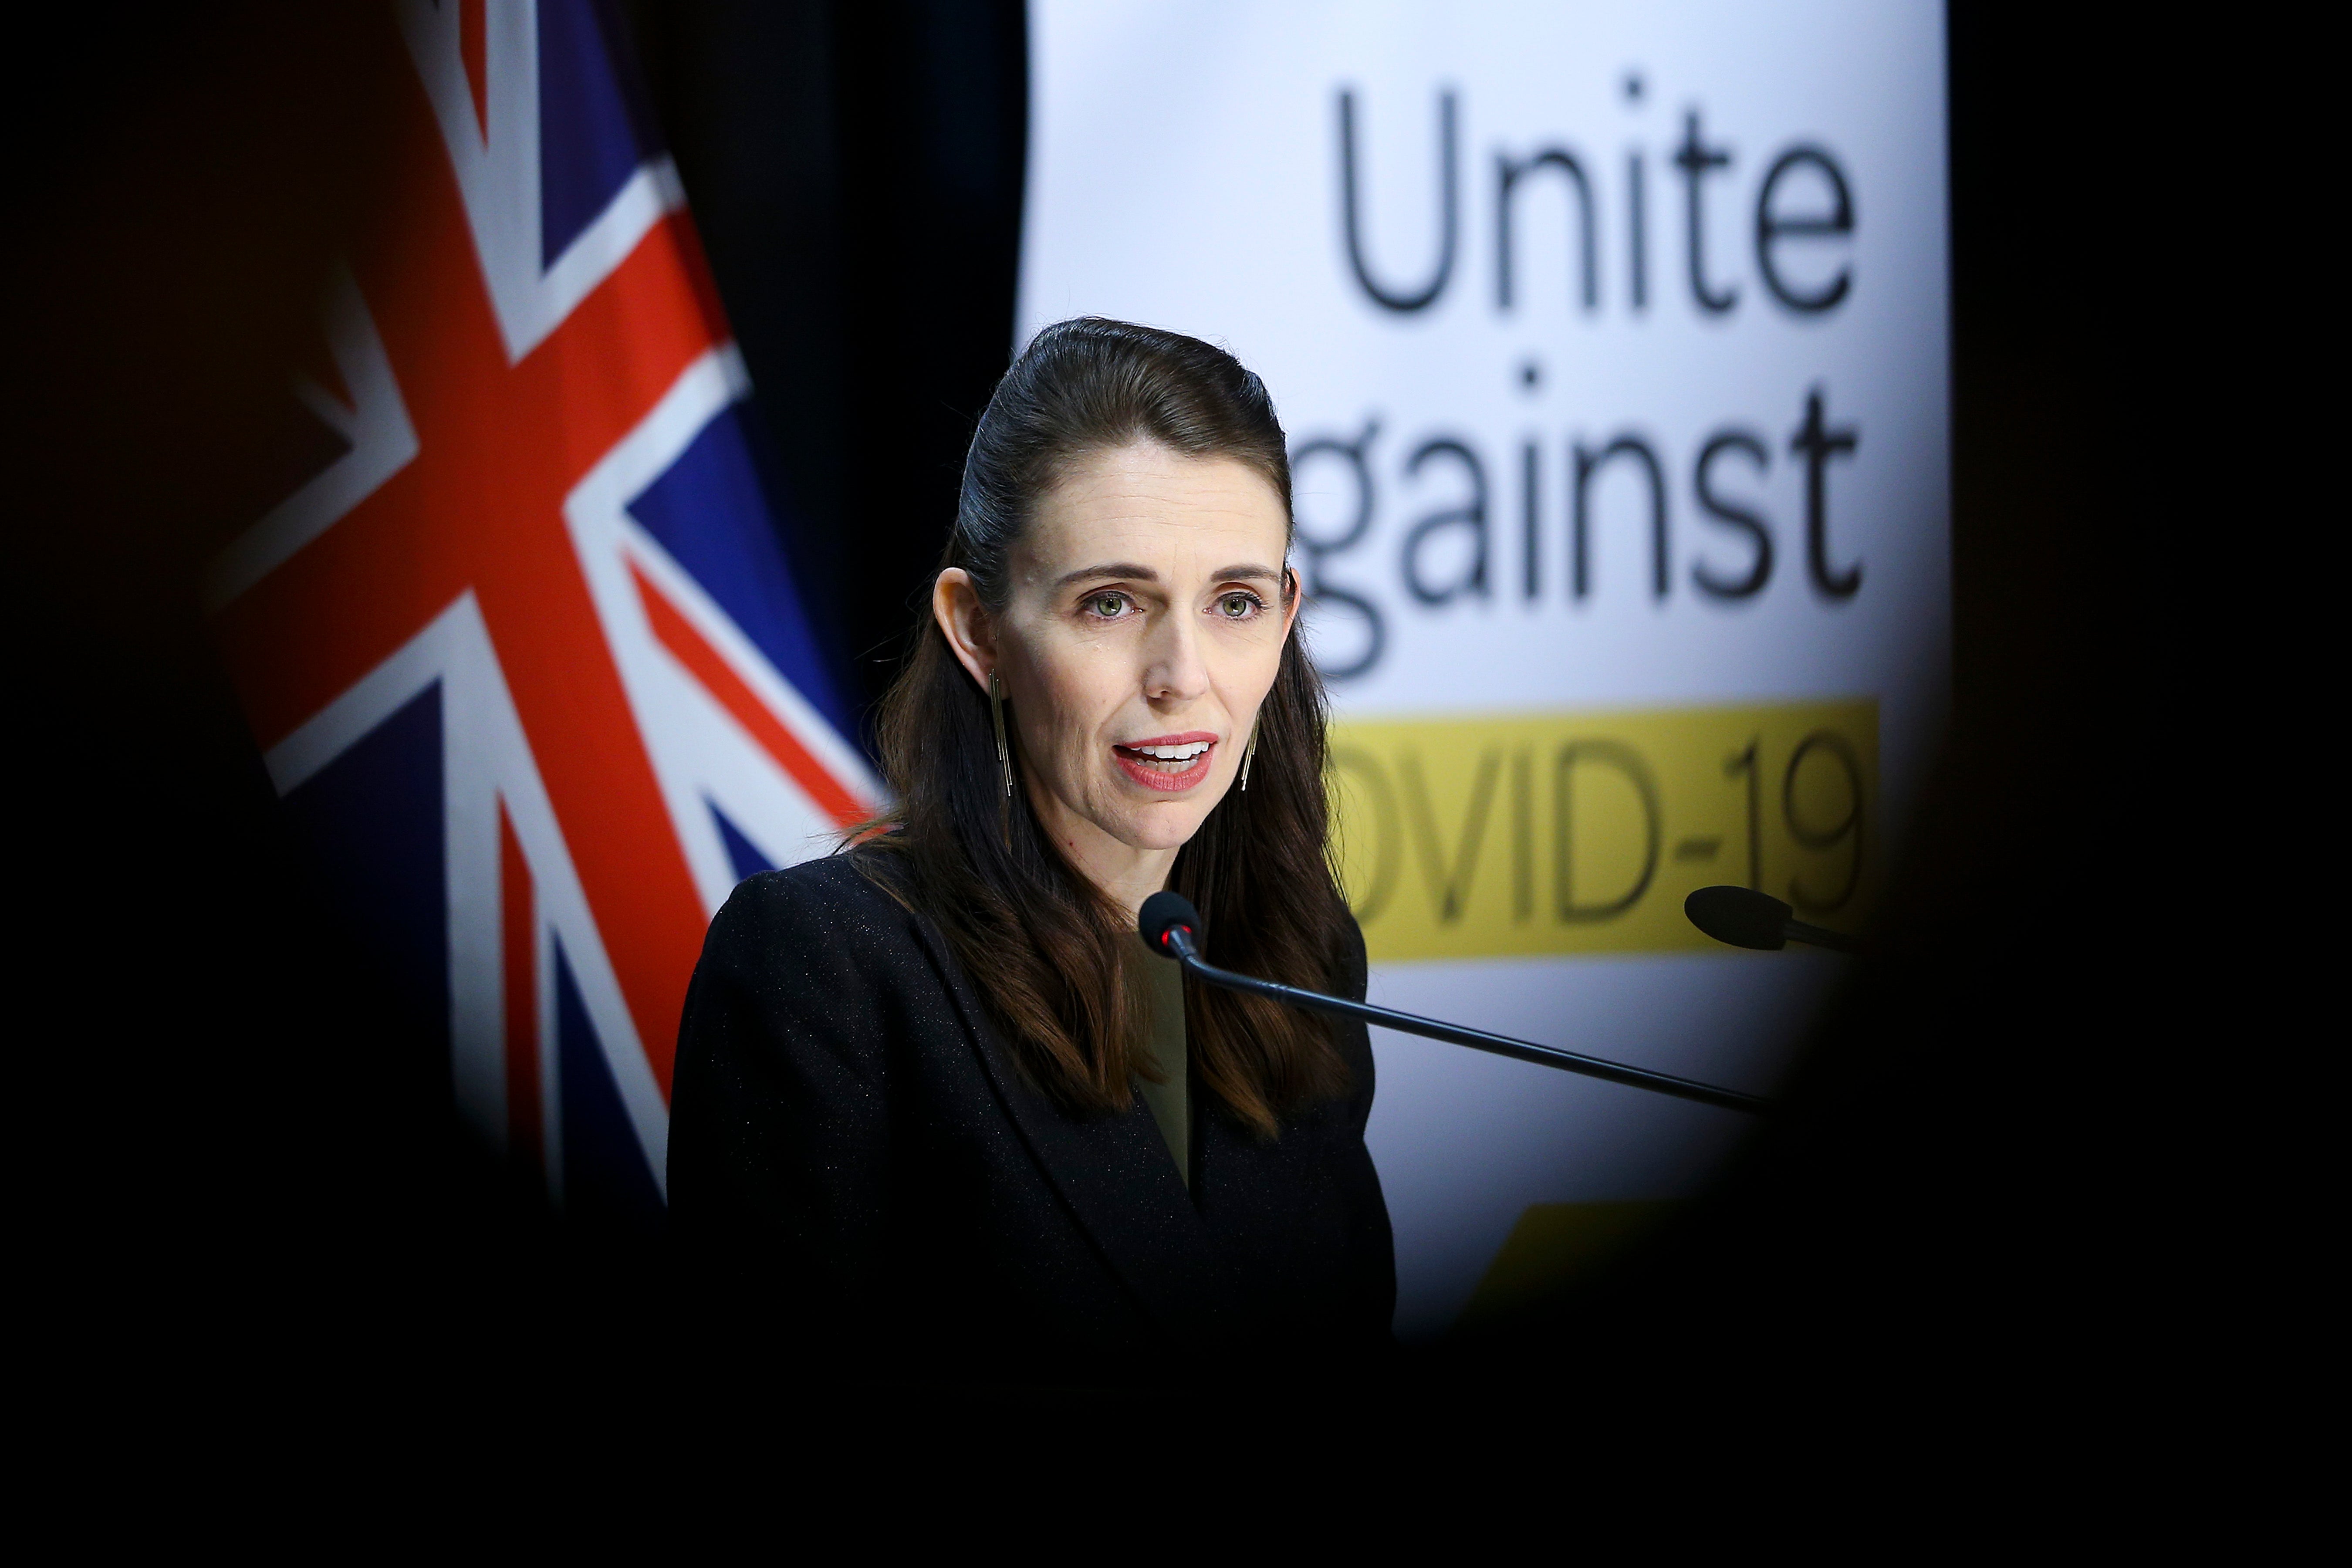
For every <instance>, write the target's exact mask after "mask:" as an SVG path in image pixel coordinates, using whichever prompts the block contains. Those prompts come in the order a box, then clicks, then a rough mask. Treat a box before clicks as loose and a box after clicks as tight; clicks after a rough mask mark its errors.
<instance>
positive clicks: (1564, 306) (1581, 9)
mask: <svg viewBox="0 0 2352 1568" xmlns="http://www.w3.org/2000/svg"><path fill="white" fill-rule="evenodd" d="M1031 28H1032V34H1031V37H1032V45H1031V47H1032V89H1031V90H1032V116H1033V118H1032V130H1031V151H1030V172H1029V187H1028V188H1029V198H1028V208H1027V212H1026V216H1025V232H1024V244H1023V262H1022V290H1021V323H1022V329H1021V330H1022V335H1023V337H1024V340H1025V338H1026V337H1027V335H1028V334H1029V333H1031V332H1034V331H1035V330H1036V329H1037V328H1039V327H1041V326H1043V325H1045V323H1047V322H1049V321H1056V320H1059V319H1062V318H1064V317H1067V316H1073V315H1081V314H1099V315H1107V316H1116V317H1122V318H1126V319H1129V320H1134V321H1148V322H1152V323H1155V324H1159V325H1163V326H1168V327H1172V328H1176V329H1178V330H1180V331H1187V332H1191V333H1194V334H1196V335H1198V336H1201V337H1204V338H1208V339H1211V340H1213V341H1215V342H1222V343H1224V344H1225V345H1227V346H1228V347H1230V348H1231V349H1232V350H1233V351H1234V353H1236V354H1237V355H1239V356H1240V358H1241V359H1242V361H1243V362H1244V363H1246V364H1247V365H1249V366H1250V367H1251V368H1252V369H1254V370H1255V371H1257V372H1258V373H1259V374H1261V375H1263V376H1264V377H1265V381H1266V383H1267V384H1268V385H1269V386H1270V387H1271V388H1272V390H1273V393H1274V396H1275V400H1276V405H1277V407H1278V408H1279V409H1280V410H1281V413H1282V416H1283V419H1284V423H1285V426H1286V428H1287V429H1288V431H1289V433H1290V437H1291V442H1292V452H1293V458H1294V463H1295V465H1296V468H1297V492H1298V499H1297V511H1298V522H1299V542H1300V548H1299V552H1298V556H1297V562H1298V564H1299V565H1300V567H1301V569H1302V570H1303V571H1304V572H1305V573H1306V574H1307V579H1308V582H1309V584H1310V585H1311V586H1312V587H1313V589H1314V590H1315V593H1316V600H1315V603H1314V605H1313V607H1312V609H1311V611H1310V617H1311V624H1312V626H1313V633H1312V635H1313V637H1314V639H1315V647H1316V649H1317V651H1318V656H1319V658H1321V660H1322V662H1323V664H1324V667H1325V669H1326V671H1327V673H1328V675H1329V677H1330V678H1331V682H1332V689H1333V693H1334V697H1335V700H1336V704H1337V708H1338V711H1339V718H1340V725H1339V737H1338V739H1339V745H1340V753H1339V761H1340V763H1341V767H1340V770H1339V772H1340V777H1339V787H1340V791H1341V800H1342V814H1343V826H1344V829H1345V832H1346V834H1347V838H1348V857H1349V895H1350V898H1351V900H1352V901H1354V902H1355V903H1356V904H1357V905H1358V907H1359V910H1360V918H1361V919H1362V920H1363V921H1364V925H1365V931H1366V937H1367V941H1368V942H1370V946H1371V950H1372V954H1373V958H1374V962H1375V966H1374V973H1373V979H1372V996H1373V998H1374V1000H1376V1001H1381V1002H1385V1003H1388V1004H1390V1005H1396V1006H1402V1007H1405V1008H1409V1009H1412V1010H1415V1011H1421V1012H1427V1013H1433V1014H1436V1015H1439V1016H1445V1017H1450V1018H1455V1019H1459V1020H1461V1021H1464V1022H1466V1023H1470V1024H1474V1025H1476V1026H1482V1027H1486V1028H1491V1029H1496V1030H1501V1031H1505V1032H1508V1033H1514V1034H1518V1035H1523V1036H1526V1037H1530V1038H1534V1039H1538V1040H1543V1041H1548V1042H1555V1043H1559V1044H1564V1045H1568V1046H1570V1047H1574V1048H1577V1049H1580V1050H1584V1051H1587V1052H1590V1053H1592V1054H1595V1055H1601V1056H1609V1057H1614V1058H1621V1059H1623V1060H1627V1061H1631V1062H1634V1063H1637V1064H1640V1065H1643V1066H1647V1067H1654V1068H1662V1069H1664V1070H1667V1071H1672V1072H1676V1073H1680V1074H1684V1075H1685V1076H1690V1077H1696V1078H1703V1079H1712V1080H1714V1081H1717V1082H1722V1083H1727V1084H1730V1085H1733V1086H1735V1087H1738V1088H1742V1089H1751V1090H1758V1091H1763V1090H1769V1089H1770V1088H1771V1087H1772V1086H1773V1085H1774V1083H1775V1081H1776V1079H1777V1078H1778V1077H1779V1075H1780V1071H1781V1069H1782V1068H1783V1067H1784V1065H1785V1063H1786V1060H1787V1058H1788V1055H1789V1051H1790V1047H1791V1044H1792V1043H1793V1042H1794V1041H1795V1040H1796V1039H1797V1038H1798V1037H1800V1036H1801V1033H1802V1031H1803V1029H1804V1027H1805V1026H1806V1025H1807V1023H1808V1022H1809V1021H1810V1019H1811V1016H1812V1014H1813V1012H1814V1010H1815V1009H1816V1007H1817V1006H1818V1005H1819V1003H1820V1001H1821V999H1822V996H1823V995H1824V994H1825V993H1826V991H1827V989H1828V988H1829V987H1830V986H1831V985H1832V984H1834V983H1835V981H1836V979H1837V977H1838V975H1839V973H1840V970H1839V967H1838V961H1834V960H1831V959H1828V958H1825V957H1822V956H1821V955H1816V954H1805V953H1799V952H1787V953H1776V954H1748V953H1741V952H1733V951H1731V950H1727V949H1723V948H1720V947H1714V946H1712V945H1710V944H1708V943H1706V942H1705V941H1704V939H1702V938H1699V937H1697V936H1696V933H1694V932H1692V931H1690V929H1689V928H1688V926H1687V923H1686V922H1685V921H1684V920H1683V918H1682V914H1681V901H1682V898H1683V896H1684V895H1685V893H1687V892H1688V891H1689V890H1690V889H1692V888H1695V887H1698V886H1702V885H1706V884H1707V883H1711V882H1740V883H1748V884H1751V885H1756V886H1759V887H1762V888H1764V889H1766V890H1767V891H1769V892H1771V893H1773V894H1774V895H1775V896H1777V897H1780V898H1783V899H1788V900H1790V901H1791V902H1793V903H1795V904H1797V905H1798V906H1799V908H1800V910H1801V911H1802V912H1804V913H1805V914H1806V916H1807V918H1810V919H1813V920H1815V921H1819V922H1820V923H1822V924H1828V925H1846V926H1852V925H1853V924H1856V923H1859V922H1860V921H1862V920H1863V919H1864V915H1865V913H1866V911H1867V910H1868V908H1869V906H1870V902H1871V900H1872V898H1873V896H1874V890H1875V889H1877V887H1878V886H1879V885H1880V881H1881V879H1882V878H1883V876H1884V872H1885V867H1886V865H1887V862H1888V858H1889V852H1890V847H1891V845H1892V844H1893V843H1894V842H1895V840H1896V839H1897V838H1898V837H1899V826H1900V823H1901V821H1902V818H1903V815H1904V812H1905V809H1906V803H1907V802H1909V801H1910V800H1911V799H1912V797H1913V796H1914V795H1916V790H1917V788H1918V786H1919V784H1920V782H1921V775H1922V773H1923V770H1924V769H1925V767H1926V766H1927V763H1929V762H1930V761H1931V757H1930V752H1931V751H1932V748H1933V746H1934V743H1935V741H1936V738H1937V734H1938V732H1939V727H1940V722H1941V718H1942V711H1943V699H1944V689H1945V683H1946V679H1947V670H1948V646H1949V630H1948V620H1949V601H1950V591H1949V530H1948V418H1947V383H1948V284H1947V271H1946V256H1947V247H1946V222H1945V213H1946V204H1945V167H1946V161H1945V150H1944V137H1945V113H1944V66H1943V57H1944V51H1943V17H1942V13H1941V10H1940V8H1939V7H1938V6H1936V5H1929V4H1918V3H1908V4H1890V3H1886V0H1872V3H1867V4H1865V3H1859V0H1783V3H1777V4H1771V5H1760V4H1734V3H1721V4H1706V5H1634V4H1630V3H1626V0H1612V3H1608V4H1592V5H1501V4H1494V5H1475V4H1462V3H1458V0H1457V3H1454V4H1446V5H1437V4H1418V5H1365V4H1347V5H1340V4H1306V3H1299V4H1257V5H1246V4H1188V5H1147V4H1121V3H1113V0H1037V3H1036V4H1035V5H1034V6H1033V11H1032V20H1031ZM1374 1041H1375V1045H1376V1048H1377V1050H1378V1052H1379V1059H1380V1071H1381V1085H1380V1093H1379V1099H1378V1101H1377V1105H1376V1109H1375V1112H1374V1116H1373V1121H1372V1129H1371V1138H1372V1150H1373V1153H1374V1155H1375V1157H1376V1158H1377V1160H1378V1162H1379V1163H1380V1168H1381V1179H1382V1182H1383V1184H1384V1185H1385V1187H1386V1189H1387V1193H1388V1198H1389V1204H1390V1207H1391V1213H1392V1215H1393V1216H1394V1218H1395V1222H1396V1229H1397V1260H1398V1267H1399V1283H1400V1288H1401V1301H1400V1306H1399V1312H1398V1330H1399V1331H1400V1333H1402V1334H1404V1335H1406V1336H1408V1337H1412V1336H1418V1335H1426V1334H1428V1333H1432V1332H1435V1331H1442V1330H1443V1329H1444V1328H1445V1327H1446V1326H1447V1325H1448V1324H1450V1323H1452V1322H1454V1321H1457V1319H1459V1317H1460V1316H1461V1315H1462V1313H1463V1311H1464V1310H1465V1307H1469V1308H1471V1309H1472V1310H1474V1311H1475V1310H1483V1307H1484V1306H1499V1305H1506V1304H1507V1299H1508V1297H1509V1296H1510V1294H1511V1293H1512V1292H1513V1291H1514V1290H1525V1289H1531V1288H1535V1287H1537V1286H1539V1285H1541V1284H1542V1283H1543V1282H1544V1281H1545V1280H1547V1279H1559V1278H1560V1277H1563V1276H1564V1275H1566V1274H1568V1273H1571V1272H1573V1270H1574V1269H1575V1268H1578V1267H1580V1265H1581V1264H1583V1263H1585V1262H1589V1261H1590V1260H1591V1258H1594V1257H1596V1256H1599V1255H1600V1253H1601V1251H1603V1250H1605V1248H1606V1247H1607V1246H1608V1245H1609V1244H1610V1243H1611V1242H1612V1240H1613V1239H1614V1238H1619V1237H1623V1236H1624V1235H1627V1234H1629V1233H1631V1232H1632V1231H1633V1230H1636V1229H1638V1228H1639V1227H1640V1225H1641V1224H1642V1223H1643V1221H1644V1217H1645V1216H1647V1215H1652V1214H1654V1212H1655V1209H1654V1205H1657V1204H1659V1203H1661V1202H1664V1201H1668V1200H1672V1199H1675V1198H1677V1197H1681V1196H1684V1195H1685V1194H1689V1193H1691V1192H1692V1191H1693V1190H1695V1188H1696V1186H1697V1185H1698V1184H1700V1182H1701V1181H1702V1180H1703V1179H1704V1177H1705V1176H1706V1173H1708V1171H1709V1170H1710V1169H1711V1168H1712V1167H1713V1166H1714V1165H1716V1164H1717V1163H1718V1162H1719V1161H1720V1160H1721V1158H1722V1157H1723V1155H1724V1154H1725V1153H1726V1152H1727V1150H1728V1149H1729V1148H1730V1147H1731V1146H1732V1145H1733V1143H1734V1142H1736V1140H1737V1139H1738V1136H1739V1135H1740V1133H1741V1132H1742V1131H1744V1130H1745V1128H1744V1125H1743V1121H1742V1119H1741V1118H1740V1117H1738V1115H1737V1114H1736V1113H1732V1112H1727V1111H1718V1110H1708V1109H1705V1108H1702V1107H1697V1106H1694V1105H1690V1104H1686V1103H1684V1102H1680V1101H1675V1100H1664V1099H1660V1098H1657V1097H1654V1096H1649V1095H1645V1094H1643V1093H1642V1092H1640V1091H1637V1090H1633V1089H1622V1088H1617V1087H1614V1086H1611V1085H1606V1084H1601V1083H1597V1082H1593V1081H1591V1080H1587V1079H1578V1078H1574V1077H1571V1076H1570V1075H1567V1074H1563V1073H1558V1072H1553V1071H1550V1070H1549V1069H1546V1068H1538V1067H1531V1066H1527V1065H1524V1064H1520V1063H1517V1062H1512V1061H1507V1060H1503V1059H1500V1058H1490V1057H1485V1056H1481V1055H1479V1054H1477V1053H1475V1052H1471V1051H1466V1050H1463V1049H1460V1048H1457V1047H1451V1046H1444V1045H1437V1044H1433V1043H1431V1042H1425V1041H1419V1040H1413V1039H1408V1038H1405V1037H1398V1036H1393V1035H1388V1034H1384V1033H1382V1032H1380V1031H1375V1032H1374Z"/></svg>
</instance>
